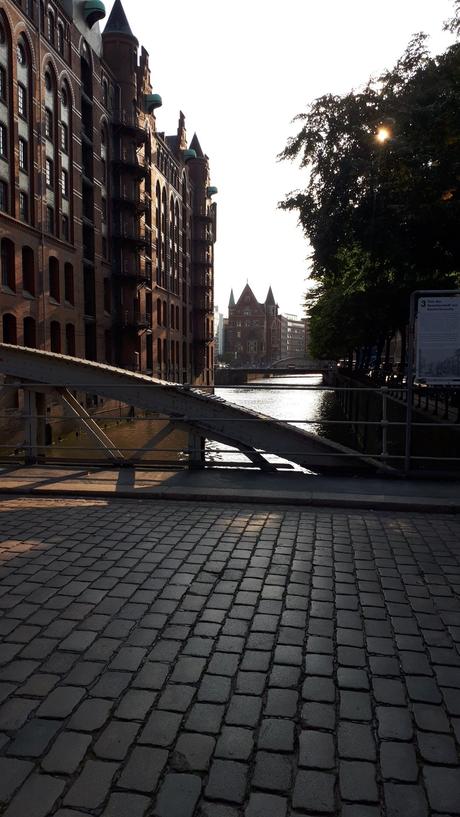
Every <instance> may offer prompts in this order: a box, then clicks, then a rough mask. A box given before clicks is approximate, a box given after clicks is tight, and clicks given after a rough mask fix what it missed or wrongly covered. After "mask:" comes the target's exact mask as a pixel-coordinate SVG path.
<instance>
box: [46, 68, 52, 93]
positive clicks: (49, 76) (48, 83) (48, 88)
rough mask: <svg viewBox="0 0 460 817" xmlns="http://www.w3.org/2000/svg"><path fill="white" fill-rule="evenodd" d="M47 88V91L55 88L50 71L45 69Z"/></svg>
mask: <svg viewBox="0 0 460 817" xmlns="http://www.w3.org/2000/svg"><path fill="white" fill-rule="evenodd" d="M45 88H46V90H47V91H52V89H53V81H52V79H51V74H50V72H49V71H45Z"/></svg>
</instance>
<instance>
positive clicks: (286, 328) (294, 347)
mask: <svg viewBox="0 0 460 817" xmlns="http://www.w3.org/2000/svg"><path fill="white" fill-rule="evenodd" d="M305 355H306V321H305V319H303V320H302V319H300V320H299V318H298V317H297V316H296V315H281V358H285V357H305Z"/></svg>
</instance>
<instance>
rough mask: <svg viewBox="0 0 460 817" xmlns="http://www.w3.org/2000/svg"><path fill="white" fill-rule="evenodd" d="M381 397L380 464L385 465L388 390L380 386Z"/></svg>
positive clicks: (386, 456) (386, 455)
mask: <svg viewBox="0 0 460 817" xmlns="http://www.w3.org/2000/svg"><path fill="white" fill-rule="evenodd" d="M380 393H381V395H382V419H381V423H380V424H381V428H382V462H383V464H384V465H386V462H387V459H388V389H387V387H386V386H382V388H381V389H380Z"/></svg>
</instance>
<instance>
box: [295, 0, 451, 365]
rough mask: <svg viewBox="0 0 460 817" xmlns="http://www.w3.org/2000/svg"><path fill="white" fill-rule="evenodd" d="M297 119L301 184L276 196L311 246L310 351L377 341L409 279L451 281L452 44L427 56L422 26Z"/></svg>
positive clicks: (393, 325) (400, 305) (400, 310)
mask: <svg viewBox="0 0 460 817" xmlns="http://www.w3.org/2000/svg"><path fill="white" fill-rule="evenodd" d="M455 11H456V16H455V17H454V18H453V20H451V21H449V23H448V24H446V25H447V26H448V27H449V28H450V29H451V30H453V31H459V30H460V0H457V2H456V4H455ZM297 119H298V120H299V121H301V122H302V127H301V129H300V131H299V133H298V134H297V135H296V136H295V137H294V138H292V139H291V140H290V141H289V143H288V145H287V147H286V149H285V150H284V152H283V154H282V155H281V156H282V158H284V159H299V158H300V160H301V168H303V169H304V170H305V173H306V187H305V189H304V190H301V191H297V192H294V193H291V194H290V195H288V196H287V197H286V199H285V201H284V202H282V203H281V205H280V206H281V207H282V208H284V209H288V210H297V211H298V214H299V221H300V224H301V225H302V227H303V229H304V232H305V234H306V236H307V237H308V239H309V241H310V243H311V246H312V256H311V261H312V273H311V277H312V279H313V280H314V282H315V283H316V290H315V291H314V293H313V296H310V297H309V298H308V302H307V306H308V311H309V312H310V314H311V325H312V331H311V335H312V347H313V348H312V351H313V350H314V351H313V353H314V354H317V355H321V356H324V357H335V358H336V357H343V356H345V354H344V352H343V350H344V346H346V347H347V353H348V352H350V351H351V350H353V349H355V350H356V349H358V348H361V349H363V348H371V347H377V349H378V350H381V349H382V348H383V345H384V343H385V341H386V339H387V338H388V337H391V336H392V335H393V334H394V333H395V331H396V330H398V329H399V330H403V329H404V327H405V324H406V323H407V318H408V314H407V313H408V304H409V295H410V292H411V291H413V290H414V289H417V288H431V287H433V288H452V287H455V286H456V285H457V282H458V281H459V270H460V242H459V240H458V225H459V224H460V184H459V182H460V46H459V45H458V44H455V45H453V46H452V47H450V48H449V49H447V51H446V52H445V53H444V54H441V55H439V56H437V57H431V56H430V55H429V52H428V49H427V42H426V36H425V35H424V34H418V35H417V36H415V37H414V38H413V39H412V41H411V42H410V43H409V45H408V47H407V49H406V51H405V53H404V54H403V55H402V57H401V59H400V60H399V61H398V62H397V64H396V65H395V67H394V68H393V69H392V70H391V71H388V72H386V73H385V74H384V75H383V76H381V77H378V78H377V79H370V80H369V82H368V83H367V85H366V86H365V87H364V88H362V89H361V90H360V91H358V92H350V93H348V94H346V95H344V96H334V95H330V94H329V95H325V96H323V97H320V98H319V99H317V100H315V101H314V102H313V103H312V104H311V105H310V107H309V109H308V111H307V112H306V113H304V114H301V115H300V116H299V117H297ZM382 126H385V127H386V128H387V129H388V135H389V136H390V138H388V139H387V140H386V141H384V142H383V143H382V144H379V143H378V142H377V140H376V138H375V136H376V133H377V131H378V129H379V127H382ZM354 310H359V313H358V318H359V319H356V318H355V317H354V315H355V313H354ZM362 358H363V355H361V359H362Z"/></svg>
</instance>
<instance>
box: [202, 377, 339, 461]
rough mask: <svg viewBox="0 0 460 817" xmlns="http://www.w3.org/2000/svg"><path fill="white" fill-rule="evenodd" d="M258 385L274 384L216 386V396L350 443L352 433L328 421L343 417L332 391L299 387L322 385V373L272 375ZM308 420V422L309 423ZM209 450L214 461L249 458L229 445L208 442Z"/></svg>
mask: <svg viewBox="0 0 460 817" xmlns="http://www.w3.org/2000/svg"><path fill="white" fill-rule="evenodd" d="M257 384H261V385H267V386H271V387H273V388H271V389H257V388H254V389H251V388H247V387H246V388H244V389H242V388H238V387H235V388H232V389H219V388H217V389H216V395H218V396H219V397H222V398H223V399H224V400H227V401H228V402H229V403H234V404H236V405H238V406H242V407H243V408H248V409H252V410H253V411H258V412H260V413H261V414H267V415H268V416H270V417H274V418H275V419H276V420H284V421H289V422H291V423H292V424H293V425H295V426H297V427H298V428H302V429H305V430H306V431H309V432H310V433H312V434H318V435H319V436H321V437H329V438H330V439H333V440H335V441H336V442H340V443H342V444H343V445H351V444H352V438H351V434H350V433H349V432H348V431H347V430H346V427H345V426H334V425H331V424H329V423H328V422H327V421H328V420H337V419H338V420H342V419H343V415H342V413H341V410H340V406H339V404H338V402H337V400H336V398H335V396H334V394H333V393H332V392H327V391H322V390H320V389H318V390H316V389H300V388H298V387H299V386H321V385H322V376H321V375H313V374H312V375H291V376H286V377H271V378H265V379H261V380H257ZM277 385H281V386H296V387H297V388H293V389H286V388H283V389H276V386H277ZM307 421H308V422H307ZM207 453H208V455H209V457H210V459H211V460H214V461H215V462H224V461H225V462H229V463H232V462H234V463H247V462H248V460H247V458H246V457H245V456H244V455H242V454H238V453H236V452H235V451H233V450H232V449H231V448H229V447H228V446H224V445H220V444H219V445H218V444H217V443H209V444H208V446H207ZM266 458H267V460H269V462H273V463H276V464H278V465H279V464H282V463H285V462H286V461H285V460H282V459H280V457H277V456H275V455H272V454H268V455H266ZM290 465H291V467H292V468H294V469H295V470H301V471H302V470H305V469H302V468H301V467H300V466H299V465H296V464H294V463H291V464H290Z"/></svg>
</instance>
